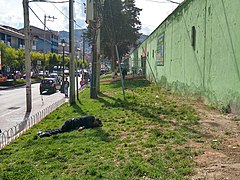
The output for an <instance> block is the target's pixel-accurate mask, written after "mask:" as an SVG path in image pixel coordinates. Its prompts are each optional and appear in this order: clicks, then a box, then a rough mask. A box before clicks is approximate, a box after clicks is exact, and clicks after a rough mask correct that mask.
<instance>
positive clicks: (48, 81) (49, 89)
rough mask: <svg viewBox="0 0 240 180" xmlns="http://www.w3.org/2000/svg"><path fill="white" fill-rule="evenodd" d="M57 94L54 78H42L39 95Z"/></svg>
mask: <svg viewBox="0 0 240 180" xmlns="http://www.w3.org/2000/svg"><path fill="white" fill-rule="evenodd" d="M55 92H57V88H56V80H55V79H54V78H44V79H42V80H41V83H40V94H52V93H55Z"/></svg>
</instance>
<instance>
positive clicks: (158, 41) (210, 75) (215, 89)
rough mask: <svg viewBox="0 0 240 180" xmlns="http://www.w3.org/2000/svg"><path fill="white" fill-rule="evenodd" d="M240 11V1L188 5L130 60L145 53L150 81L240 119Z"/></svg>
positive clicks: (203, 0)
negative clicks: (238, 116)
mask: <svg viewBox="0 0 240 180" xmlns="http://www.w3.org/2000/svg"><path fill="white" fill-rule="evenodd" d="M239 9H240V1H239V0H228V1H226V0H186V1H185V2H184V3H183V4H182V5H180V6H179V7H178V8H177V9H176V10H175V11H174V12H173V13H172V14H171V15H170V16H169V17H168V18H167V19H166V20H165V21H164V22H163V23H162V24H161V25H160V26H159V27H158V28H157V29H156V30H155V31H154V32H153V33H152V34H151V35H150V36H149V37H148V38H147V39H146V40H145V41H144V42H143V43H142V44H141V45H140V47H139V48H138V49H136V50H135V51H134V52H133V53H132V54H131V56H130V60H133V59H138V62H140V59H141V55H142V50H143V49H144V48H146V50H147V63H146V65H147V67H146V70H147V72H146V73H147V74H146V76H147V78H148V79H149V80H151V81H156V82H158V83H161V84H162V85H166V86H168V87H170V88H171V89H173V90H179V91H181V92H185V93H191V94H195V95H200V96H202V97H204V98H205V100H207V102H208V103H213V104H215V105H217V106H218V107H219V108H224V109H226V108H227V109H228V110H229V108H231V111H232V112H236V113H240V31H239V29H240V21H239V19H238V17H239V15H240V11H239ZM194 29H195V38H194V37H193V36H194ZM162 37H164V38H162ZM193 39H195V44H194V42H193ZM159 57H160V58H159Z"/></svg>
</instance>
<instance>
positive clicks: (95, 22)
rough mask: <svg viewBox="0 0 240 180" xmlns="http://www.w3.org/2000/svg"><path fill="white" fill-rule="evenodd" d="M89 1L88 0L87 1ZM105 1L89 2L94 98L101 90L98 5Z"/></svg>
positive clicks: (88, 20)
mask: <svg viewBox="0 0 240 180" xmlns="http://www.w3.org/2000/svg"><path fill="white" fill-rule="evenodd" d="M87 2H88V1H87ZM101 3H103V1H101V0H95V1H94V2H92V1H91V2H88V3H87V22H89V25H90V27H91V28H92V34H93V44H92V75H91V76H92V77H91V87H90V97H91V98H92V99H95V98H97V94H98V91H99V83H98V81H99V80H100V78H99V75H100V71H99V70H98V69H99V65H98V52H99V49H100V48H99V47H100V41H99V40H100V37H99V35H100V23H101V22H100V19H101V18H99V17H100V14H99V12H98V10H97V9H98V6H101V5H102V4H101Z"/></svg>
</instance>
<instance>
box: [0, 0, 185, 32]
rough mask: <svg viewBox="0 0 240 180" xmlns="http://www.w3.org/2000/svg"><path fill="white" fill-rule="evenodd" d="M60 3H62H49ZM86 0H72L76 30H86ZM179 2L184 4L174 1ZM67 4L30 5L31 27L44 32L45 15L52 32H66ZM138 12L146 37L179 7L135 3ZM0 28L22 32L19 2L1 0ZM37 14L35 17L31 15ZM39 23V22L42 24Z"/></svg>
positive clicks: (156, 1) (157, 0)
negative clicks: (5, 27)
mask: <svg viewBox="0 0 240 180" xmlns="http://www.w3.org/2000/svg"><path fill="white" fill-rule="evenodd" d="M51 1H54V2H61V1H65V0H51ZM85 1H86V0H75V3H74V19H75V21H76V25H75V28H77V29H81V28H86V26H87V24H86V23H85V19H86V14H85V13H84V5H83V3H84V2H85ZM174 1H175V2H182V1H183V0H174ZM68 4H69V3H45V2H30V3H29V6H30V8H31V9H32V10H31V9H29V18H30V25H32V26H36V27H39V28H42V29H43V28H44V25H43V21H44V15H46V16H47V17H48V16H50V17H54V20H53V18H50V19H49V18H46V20H47V21H46V26H47V28H49V29H51V30H55V31H61V30H66V31H68V28H69V24H68V17H69V14H68ZM135 4H136V6H137V7H138V8H140V9H142V11H141V13H140V16H139V18H140V21H141V23H142V29H141V30H140V32H141V33H143V34H146V35H149V34H150V33H151V32H152V31H154V30H155V29H156V28H157V27H158V25H159V24H161V22H162V21H163V20H164V19H165V18H166V17H167V16H168V15H169V14H171V12H172V11H173V10H174V9H175V8H176V7H177V6H178V5H177V4H175V3H170V2H168V0H135ZM0 7H1V9H0V14H1V16H0V25H7V26H11V27H14V28H16V29H20V28H23V25H24V23H23V22H24V20H23V5H22V0H0ZM32 11H33V12H34V13H35V14H36V15H35V14H34V13H33V12H32ZM41 21H42V22H41Z"/></svg>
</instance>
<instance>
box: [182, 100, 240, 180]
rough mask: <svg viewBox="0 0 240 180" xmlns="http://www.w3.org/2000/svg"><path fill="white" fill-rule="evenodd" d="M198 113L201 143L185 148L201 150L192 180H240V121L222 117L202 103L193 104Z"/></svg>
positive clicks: (195, 102) (225, 116)
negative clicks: (201, 135)
mask: <svg viewBox="0 0 240 180" xmlns="http://www.w3.org/2000/svg"><path fill="white" fill-rule="evenodd" d="M192 105H193V106H194V107H195V109H196V110H197V111H198V112H199V115H200V117H201V120H200V124H199V126H200V132H201V133H202V134H203V137H201V138H200V139H199V142H189V143H187V145H186V146H188V147H192V148H195V149H197V150H199V152H200V153H199V155H198V156H196V157H194V162H196V165H197V169H195V172H196V173H195V174H194V175H193V176H192V177H190V179H193V180H200V179H204V180H225V179H226V180H227V179H228V180H239V179H240V136H239V135H240V118H239V116H237V115H234V114H223V113H221V112H219V111H218V110H212V109H210V108H209V107H208V106H206V105H204V103H203V102H202V101H201V100H196V101H194V102H193V103H192Z"/></svg>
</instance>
